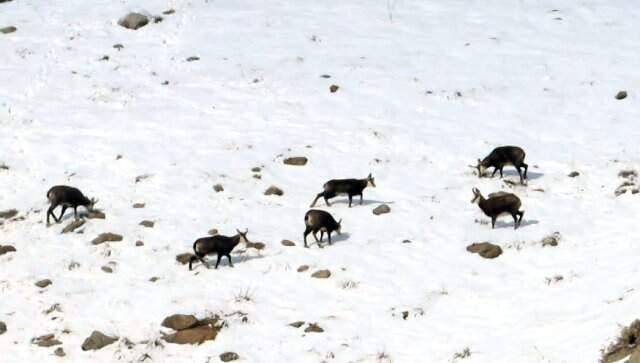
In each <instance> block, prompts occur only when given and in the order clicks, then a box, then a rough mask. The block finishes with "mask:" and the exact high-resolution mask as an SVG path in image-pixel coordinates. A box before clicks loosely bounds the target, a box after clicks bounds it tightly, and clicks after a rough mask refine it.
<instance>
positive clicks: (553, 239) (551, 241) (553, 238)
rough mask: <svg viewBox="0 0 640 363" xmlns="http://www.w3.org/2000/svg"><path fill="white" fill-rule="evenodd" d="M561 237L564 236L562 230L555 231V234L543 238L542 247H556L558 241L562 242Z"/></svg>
mask: <svg viewBox="0 0 640 363" xmlns="http://www.w3.org/2000/svg"><path fill="white" fill-rule="evenodd" d="M561 238H562V235H560V232H554V233H553V234H551V235H549V236H546V237H545V238H543V239H542V247H547V246H551V247H555V246H557V245H558V242H560V239H561Z"/></svg>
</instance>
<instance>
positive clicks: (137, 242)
mask: <svg viewBox="0 0 640 363" xmlns="http://www.w3.org/2000/svg"><path fill="white" fill-rule="evenodd" d="M142 246H144V242H142V241H136V247H142Z"/></svg>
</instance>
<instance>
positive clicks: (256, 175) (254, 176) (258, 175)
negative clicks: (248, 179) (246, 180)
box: [252, 174, 262, 180]
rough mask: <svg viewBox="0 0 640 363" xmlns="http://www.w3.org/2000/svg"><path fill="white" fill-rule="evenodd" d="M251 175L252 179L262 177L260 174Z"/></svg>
mask: <svg viewBox="0 0 640 363" xmlns="http://www.w3.org/2000/svg"><path fill="white" fill-rule="evenodd" d="M252 177H253V179H258V180H260V179H262V175H260V174H253V175H252Z"/></svg>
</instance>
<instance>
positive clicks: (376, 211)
mask: <svg viewBox="0 0 640 363" xmlns="http://www.w3.org/2000/svg"><path fill="white" fill-rule="evenodd" d="M389 212H391V207H389V206H388V205H386V204H380V205H379V206H377V207H375V208H374V209H373V214H375V215H377V216H379V215H381V214H386V213H389Z"/></svg>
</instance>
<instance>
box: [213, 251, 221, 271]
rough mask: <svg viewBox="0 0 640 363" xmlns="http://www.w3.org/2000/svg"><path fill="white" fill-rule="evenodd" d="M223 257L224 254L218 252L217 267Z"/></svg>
mask: <svg viewBox="0 0 640 363" xmlns="http://www.w3.org/2000/svg"><path fill="white" fill-rule="evenodd" d="M221 259H222V255H221V254H219V253H218V259H217V260H216V267H215V268H216V269H217V268H218V265H219V264H220V260H221Z"/></svg>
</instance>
